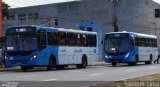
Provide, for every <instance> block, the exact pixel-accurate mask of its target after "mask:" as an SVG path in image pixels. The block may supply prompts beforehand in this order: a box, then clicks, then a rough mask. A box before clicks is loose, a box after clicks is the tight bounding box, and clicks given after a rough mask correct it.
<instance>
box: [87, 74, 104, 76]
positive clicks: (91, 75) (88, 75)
mask: <svg viewBox="0 0 160 87" xmlns="http://www.w3.org/2000/svg"><path fill="white" fill-rule="evenodd" d="M103 74H104V73H97V74H91V75H88V76H98V75H103Z"/></svg>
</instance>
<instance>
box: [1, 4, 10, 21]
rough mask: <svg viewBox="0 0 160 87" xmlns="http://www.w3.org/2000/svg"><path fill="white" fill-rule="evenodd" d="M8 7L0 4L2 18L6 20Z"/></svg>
mask: <svg viewBox="0 0 160 87" xmlns="http://www.w3.org/2000/svg"><path fill="white" fill-rule="evenodd" d="M8 9H9V5H8V4H7V3H5V2H2V17H3V18H5V17H6V18H7V19H8V17H9V10H8Z"/></svg>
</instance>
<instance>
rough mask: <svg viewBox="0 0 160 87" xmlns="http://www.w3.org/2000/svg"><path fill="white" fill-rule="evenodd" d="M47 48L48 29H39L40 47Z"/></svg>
mask: <svg viewBox="0 0 160 87" xmlns="http://www.w3.org/2000/svg"><path fill="white" fill-rule="evenodd" d="M44 48H46V31H45V30H39V31H38V49H39V50H42V49H44Z"/></svg>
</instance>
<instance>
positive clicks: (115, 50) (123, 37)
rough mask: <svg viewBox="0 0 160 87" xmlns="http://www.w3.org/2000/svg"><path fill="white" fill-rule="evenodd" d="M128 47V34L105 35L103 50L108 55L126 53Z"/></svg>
mask: <svg viewBox="0 0 160 87" xmlns="http://www.w3.org/2000/svg"><path fill="white" fill-rule="evenodd" d="M129 48H130V41H129V35H128V34H110V35H106V37H105V51H106V52H107V53H108V54H109V55H114V54H115V55H116V54H123V53H126V52H127V51H128V50H129Z"/></svg>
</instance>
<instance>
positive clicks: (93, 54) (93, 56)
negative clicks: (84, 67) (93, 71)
mask: <svg viewBox="0 0 160 87" xmlns="http://www.w3.org/2000/svg"><path fill="white" fill-rule="evenodd" d="M88 52H89V57H88V65H93V64H94V62H96V61H98V60H99V56H98V48H97V47H89V48H88Z"/></svg>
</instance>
